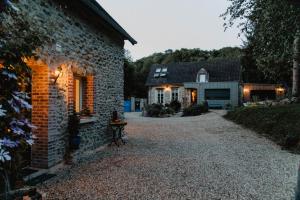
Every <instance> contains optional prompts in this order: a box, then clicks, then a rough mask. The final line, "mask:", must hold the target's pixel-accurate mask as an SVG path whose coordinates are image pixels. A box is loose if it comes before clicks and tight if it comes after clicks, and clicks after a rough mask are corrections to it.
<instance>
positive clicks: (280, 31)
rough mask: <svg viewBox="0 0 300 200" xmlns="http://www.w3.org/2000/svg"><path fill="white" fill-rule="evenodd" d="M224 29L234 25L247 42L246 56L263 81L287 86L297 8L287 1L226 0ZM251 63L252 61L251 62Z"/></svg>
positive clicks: (299, 11)
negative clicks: (227, 3) (228, 2)
mask: <svg viewBox="0 0 300 200" xmlns="http://www.w3.org/2000/svg"><path fill="white" fill-rule="evenodd" d="M229 1H230V2H231V4H230V6H229V7H228V9H227V11H226V12H225V13H224V14H223V15H222V16H223V17H224V19H225V20H226V23H225V27H226V28H228V27H231V26H233V25H234V23H237V24H238V27H240V29H241V33H242V34H244V35H245V36H246V38H247V42H246V43H245V46H246V56H248V61H249V60H250V62H252V65H251V66H252V67H253V68H254V69H255V68H256V69H257V70H258V71H259V72H262V73H263V75H264V76H265V77H266V78H267V79H271V80H273V81H276V82H285V83H287V84H289V85H290V84H291V74H292V65H293V58H294V57H293V55H294V52H293V43H294V40H295V36H296V33H297V30H299V23H300V8H299V6H296V5H295V4H292V3H291V2H292V1H288V0H229ZM251 60H252V61H251Z"/></svg>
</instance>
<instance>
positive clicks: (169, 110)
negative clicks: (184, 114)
mask: <svg viewBox="0 0 300 200" xmlns="http://www.w3.org/2000/svg"><path fill="white" fill-rule="evenodd" d="M174 113H175V110H174V109H172V108H171V107H163V108H162V110H161V113H160V114H161V115H174Z"/></svg>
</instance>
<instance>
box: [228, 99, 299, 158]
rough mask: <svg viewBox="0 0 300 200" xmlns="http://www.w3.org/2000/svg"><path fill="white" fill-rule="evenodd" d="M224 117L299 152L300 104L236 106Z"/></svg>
mask: <svg viewBox="0 0 300 200" xmlns="http://www.w3.org/2000/svg"><path fill="white" fill-rule="evenodd" d="M225 118H226V119H229V120H232V121H234V122H236V123H238V124H241V125H243V126H245V127H247V128H250V129H253V130H255V131H256V132H257V133H259V134H262V135H265V136H266V137H268V138H270V139H271V140H273V141H275V142H276V143H277V144H279V145H281V146H283V147H284V148H285V149H288V150H291V151H293V152H297V153H300V104H294V105H284V106H274V107H262V106H257V107H243V108H237V109H235V110H234V111H230V112H228V114H227V115H225Z"/></svg>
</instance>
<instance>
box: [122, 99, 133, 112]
mask: <svg viewBox="0 0 300 200" xmlns="http://www.w3.org/2000/svg"><path fill="white" fill-rule="evenodd" d="M124 112H131V101H130V100H127V101H124Z"/></svg>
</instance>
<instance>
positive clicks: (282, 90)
mask: <svg viewBox="0 0 300 200" xmlns="http://www.w3.org/2000/svg"><path fill="white" fill-rule="evenodd" d="M276 90H277V92H280V93H281V92H284V88H282V87H279V88H276Z"/></svg>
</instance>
